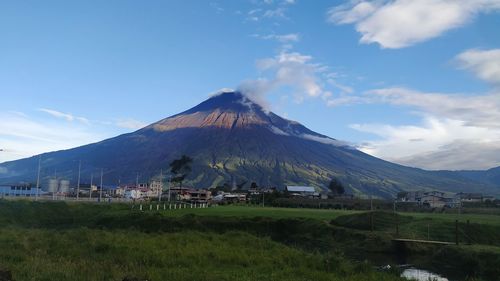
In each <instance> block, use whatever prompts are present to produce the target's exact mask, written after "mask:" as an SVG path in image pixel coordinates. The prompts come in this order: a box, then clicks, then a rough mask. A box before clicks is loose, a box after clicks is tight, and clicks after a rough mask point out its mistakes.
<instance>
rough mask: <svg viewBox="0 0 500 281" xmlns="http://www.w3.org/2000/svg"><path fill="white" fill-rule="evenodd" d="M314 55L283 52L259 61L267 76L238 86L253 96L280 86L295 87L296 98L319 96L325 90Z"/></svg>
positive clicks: (260, 67)
mask: <svg viewBox="0 0 500 281" xmlns="http://www.w3.org/2000/svg"><path fill="white" fill-rule="evenodd" d="M311 60H312V57H311V56H307V55H302V54H300V53H298V52H286V51H284V52H281V53H280V54H278V55H276V56H275V57H272V58H265V59H260V60H258V61H257V68H258V69H259V71H261V72H263V74H267V76H266V77H265V78H259V79H256V80H247V81H244V82H243V83H242V84H241V85H240V86H239V87H238V88H239V90H240V91H242V92H245V93H247V94H249V95H253V96H263V95H265V94H267V93H268V92H270V91H272V90H275V89H277V88H279V87H283V86H290V87H292V88H294V89H295V96H296V100H298V101H301V100H302V99H304V97H317V96H320V95H321V93H322V92H323V89H322V87H321V85H320V82H319V81H318V78H317V73H318V72H321V71H322V67H321V65H319V64H315V63H312V62H311Z"/></svg>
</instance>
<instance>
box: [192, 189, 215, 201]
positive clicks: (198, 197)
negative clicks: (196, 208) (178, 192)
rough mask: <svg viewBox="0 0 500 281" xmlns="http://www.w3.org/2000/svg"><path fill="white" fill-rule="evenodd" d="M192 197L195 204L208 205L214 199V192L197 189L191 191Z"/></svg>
mask: <svg viewBox="0 0 500 281" xmlns="http://www.w3.org/2000/svg"><path fill="white" fill-rule="evenodd" d="M189 194H190V195H191V200H190V201H191V202H193V203H207V202H208V201H210V200H211V199H212V192H210V191H208V190H205V189H195V190H191V191H189Z"/></svg>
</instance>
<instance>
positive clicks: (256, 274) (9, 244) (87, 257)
mask: <svg viewBox="0 0 500 281" xmlns="http://www.w3.org/2000/svg"><path fill="white" fill-rule="evenodd" d="M0 267H3V268H8V269H10V270H12V272H13V276H14V278H15V280H122V279H124V278H125V277H127V276H128V277H136V278H139V279H140V280H398V278H396V277H394V276H391V275H388V274H381V273H378V272H374V271H373V270H371V268H370V267H368V266H366V265H363V264H357V265H352V264H350V263H348V262H347V261H346V260H345V259H344V258H342V257H338V256H327V255H320V254H309V253H304V252H302V251H300V250H297V249H293V248H290V247H286V246H284V245H281V244H278V243H276V242H273V241H271V240H270V239H265V238H258V237H255V236H253V235H250V234H247V233H242V232H228V233H225V234H214V233H200V232H189V231H186V232H179V233H168V234H164V233H142V232H137V231H122V230H119V231H103V230H91V229H85V228H83V229H71V230H64V231H54V230H40V229H30V230H26V229H2V231H1V232H0Z"/></svg>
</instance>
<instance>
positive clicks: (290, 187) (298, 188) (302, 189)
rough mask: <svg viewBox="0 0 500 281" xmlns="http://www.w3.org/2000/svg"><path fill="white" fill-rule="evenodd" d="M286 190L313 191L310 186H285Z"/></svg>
mask: <svg viewBox="0 0 500 281" xmlns="http://www.w3.org/2000/svg"><path fill="white" fill-rule="evenodd" d="M286 190H288V191H290V192H315V191H316V190H315V189H314V187H312V186H287V187H286Z"/></svg>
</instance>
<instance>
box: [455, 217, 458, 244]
mask: <svg viewBox="0 0 500 281" xmlns="http://www.w3.org/2000/svg"><path fill="white" fill-rule="evenodd" d="M455 244H456V245H458V220H455Z"/></svg>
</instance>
